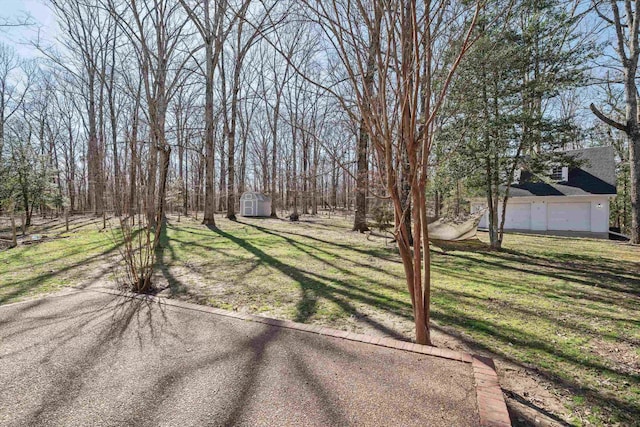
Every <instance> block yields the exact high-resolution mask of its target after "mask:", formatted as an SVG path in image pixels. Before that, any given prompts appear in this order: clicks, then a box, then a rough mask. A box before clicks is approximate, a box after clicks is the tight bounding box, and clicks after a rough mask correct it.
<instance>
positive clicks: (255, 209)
mask: <svg viewBox="0 0 640 427" xmlns="http://www.w3.org/2000/svg"><path fill="white" fill-rule="evenodd" d="M240 215H242V216H269V215H271V197H269V196H266V195H264V194H262V193H260V192H257V191H245V192H244V193H242V196H240Z"/></svg>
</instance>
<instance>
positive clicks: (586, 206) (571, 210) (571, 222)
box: [547, 202, 591, 231]
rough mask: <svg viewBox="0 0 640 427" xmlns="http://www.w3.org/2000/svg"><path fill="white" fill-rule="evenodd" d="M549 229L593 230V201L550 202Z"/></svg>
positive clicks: (548, 213) (548, 208) (548, 209)
mask: <svg viewBox="0 0 640 427" xmlns="http://www.w3.org/2000/svg"><path fill="white" fill-rule="evenodd" d="M547 228H548V229H549V230H565V231H591V203H567V202H563V203H549V204H548V205H547Z"/></svg>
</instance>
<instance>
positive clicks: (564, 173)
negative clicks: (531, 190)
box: [549, 166, 569, 182]
mask: <svg viewBox="0 0 640 427" xmlns="http://www.w3.org/2000/svg"><path fill="white" fill-rule="evenodd" d="M549 175H550V176H549V177H550V178H551V180H552V181H556V182H563V181H568V180H569V168H568V167H566V166H554V167H553V168H552V169H551V173H550V174H549Z"/></svg>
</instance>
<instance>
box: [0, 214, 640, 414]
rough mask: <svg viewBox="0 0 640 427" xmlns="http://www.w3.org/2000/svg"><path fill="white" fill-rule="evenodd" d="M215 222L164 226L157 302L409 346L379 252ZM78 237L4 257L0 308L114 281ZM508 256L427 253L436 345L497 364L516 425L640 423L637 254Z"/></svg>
mask: <svg viewBox="0 0 640 427" xmlns="http://www.w3.org/2000/svg"><path fill="white" fill-rule="evenodd" d="M217 221H218V226H219V228H218V229H209V228H207V227H205V226H202V225H200V224H198V223H197V222H195V221H192V220H189V219H185V218H183V219H182V221H181V222H180V223H178V222H177V221H176V219H175V218H172V219H171V220H170V221H169V225H168V227H167V230H166V233H165V234H164V235H163V241H162V249H161V252H160V254H159V256H160V258H161V262H160V265H159V268H158V271H157V274H156V278H155V281H156V283H158V284H159V285H164V286H166V287H167V289H166V290H165V291H164V292H163V293H164V294H167V295H168V296H171V297H173V298H180V299H185V300H189V301H193V302H198V303H201V304H208V305H212V306H217V307H222V308H225V309H234V310H239V311H245V312H251V313H258V314H264V315H268V316H272V317H279V318H285V319H292V320H296V321H299V322H307V323H318V324H326V325H331V326H333V327H337V328H342V329H348V330H355V331H359V332H365V333H371V334H378V335H389V336H394V337H397V338H404V339H408V338H411V337H412V336H413V325H412V320H411V319H412V311H411V306H410V302H409V301H410V300H409V296H408V294H407V291H406V285H405V283H404V280H403V269H402V264H401V263H400V260H399V257H398V255H397V253H396V250H395V248H394V247H393V245H392V244H391V243H390V242H387V241H385V239H383V238H379V237H367V236H365V235H361V234H357V233H351V232H349V231H348V230H349V229H350V227H349V226H350V223H349V222H348V221H346V220H344V219H336V218H333V219H331V220H328V219H327V218H326V217H322V218H315V219H313V218H309V219H308V221H306V220H305V221H302V222H300V223H298V224H293V223H290V222H288V221H282V220H273V219H246V218H242V219H241V222H238V223H232V222H229V221H227V220H224V219H222V218H218V219H217ZM74 224H75V222H74ZM75 227H77V228H75V229H73V230H71V231H70V232H69V233H62V234H60V237H66V238H62V239H55V240H51V241H46V242H43V243H39V244H36V245H29V246H22V245H21V246H19V247H18V248H15V249H12V250H8V251H2V252H0V272H1V274H0V304H1V303H8V302H12V301H17V300H20V299H23V298H25V297H28V296H30V295H35V294H37V293H41V292H48V291H51V290H54V289H57V288H60V287H62V286H64V285H69V284H71V285H74V284H75V285H77V284H87V283H89V282H90V281H91V280H95V277H96V275H97V276H98V277H100V276H104V277H106V278H108V279H110V280H112V277H111V276H110V273H109V269H107V270H105V269H104V259H105V255H107V256H110V257H111V258H110V259H113V256H114V255H115V254H117V250H116V248H115V245H114V243H113V241H112V239H111V238H110V237H109V233H104V232H100V231H99V230H98V227H97V226H96V225H95V224H94V225H86V224H85V225H83V223H82V222H79V223H78V225H77V226H75ZM61 231H62V230H61V229H59V228H58V229H56V230H52V231H50V232H52V233H53V232H56V233H60V232H61ZM480 238H481V239H482V240H486V237H485V236H483V235H481V236H480ZM504 246H505V250H504V251H503V252H492V251H487V250H486V249H485V248H483V247H482V246H481V245H473V246H469V247H467V248H458V249H456V250H450V251H447V252H446V253H442V252H441V251H440V250H439V249H434V251H433V264H432V267H433V276H432V277H433V305H432V313H433V321H434V322H433V323H434V342H435V344H436V345H438V346H443V347H450V348H454V349H465V350H469V351H473V352H478V353H484V354H487V355H490V356H492V357H494V358H496V360H497V361H498V368H499V373H500V375H501V385H502V386H503V389H504V390H505V393H506V395H507V396H508V397H509V405H510V407H511V408H512V409H513V410H514V413H516V414H518V413H521V416H522V419H523V420H525V421H523V423H526V422H527V421H526V420H527V419H533V417H535V416H540V417H542V418H543V419H546V420H550V419H551V420H553V419H555V420H556V421H557V422H567V423H571V424H575V425H590V424H595V425H608V424H614V423H620V424H622V425H633V424H634V423H638V420H639V419H640V374H639V372H640V248H637V247H631V246H629V245H626V244H620V243H616V242H609V241H601V240H592V239H575V238H564V237H551V236H530V235H518V234H509V235H507V236H506V238H505V245H504ZM100 262H102V267H103V268H101V267H100ZM102 282H104V280H103V281H102ZM542 414H545V415H544V416H543V415H542ZM518 417H520V415H516V418H518ZM514 421H516V422H518V420H517V419H515V420H514Z"/></svg>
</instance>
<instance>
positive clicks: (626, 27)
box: [591, 0, 640, 245]
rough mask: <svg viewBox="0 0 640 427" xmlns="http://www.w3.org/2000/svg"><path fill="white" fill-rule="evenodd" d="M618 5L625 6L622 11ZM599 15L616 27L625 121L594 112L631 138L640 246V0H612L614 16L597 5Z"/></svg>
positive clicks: (634, 220)
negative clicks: (621, 72)
mask: <svg viewBox="0 0 640 427" xmlns="http://www.w3.org/2000/svg"><path fill="white" fill-rule="evenodd" d="M618 3H623V4H624V10H623V11H622V12H621V11H620V8H619V6H618ZM594 4H595V10H596V12H597V13H598V15H599V16H600V17H601V18H602V19H603V20H605V21H606V22H607V23H608V24H610V25H611V26H613V27H614V28H615V33H616V42H617V43H616V51H617V53H618V56H619V58H620V62H621V65H622V71H623V82H624V94H625V106H626V109H625V110H626V111H625V119H626V120H625V122H624V123H622V122H618V121H616V120H614V119H611V118H610V117H607V116H606V115H604V114H603V113H602V112H601V111H600V110H599V109H598V108H597V107H596V106H595V105H594V104H591V111H593V113H594V114H595V115H596V117H598V118H599V119H600V120H602V121H603V122H604V123H606V124H608V125H609V126H612V127H614V128H616V129H618V130H621V131H622V132H624V133H625V134H626V135H627V138H629V169H630V173H629V175H630V178H631V186H630V187H631V188H630V190H631V191H630V192H631V243H633V244H636V245H637V244H640V124H639V123H638V115H639V114H640V110H638V87H637V84H636V78H637V72H638V58H639V57H640V43H639V41H638V38H639V30H640V16H639V14H640V0H636V1H632V0H624V2H618V1H615V0H611V1H610V2H609V5H610V7H611V14H612V17H610V16H607V15H605V14H604V13H603V12H601V11H600V9H599V8H598V5H599V2H596V3H594Z"/></svg>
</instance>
